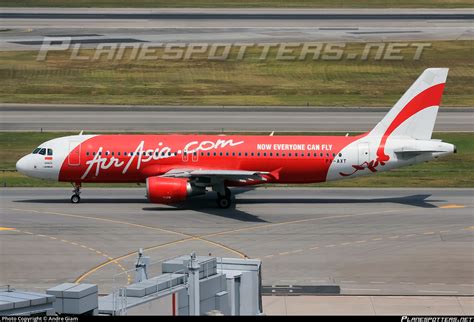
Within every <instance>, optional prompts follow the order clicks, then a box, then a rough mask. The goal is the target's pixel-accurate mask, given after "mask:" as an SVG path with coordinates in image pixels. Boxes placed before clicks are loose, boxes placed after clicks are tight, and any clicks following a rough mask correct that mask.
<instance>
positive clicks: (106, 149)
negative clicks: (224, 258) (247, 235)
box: [16, 68, 456, 208]
mask: <svg viewBox="0 0 474 322" xmlns="http://www.w3.org/2000/svg"><path fill="white" fill-rule="evenodd" d="M447 74H448V69H447V68H429V69H426V70H425V71H424V72H423V73H422V74H421V76H420V77H419V78H418V79H417V80H416V81H415V82H414V83H413V85H412V86H411V87H410V88H409V89H408V91H407V92H406V93H405V94H404V95H403V96H402V97H401V98H400V100H399V101H398V102H397V103H396V104H395V105H394V106H393V108H392V109H391V110H390V111H389V112H388V113H387V115H386V116H385V117H384V118H383V119H382V121H381V122H379V123H378V124H377V125H376V126H375V128H374V129H372V130H371V131H369V132H367V133H364V134H362V135H357V136H246V135H178V134H173V135H148V134H147V135H143V134H135V135H128V134H119V135H82V133H81V134H80V135H74V136H67V137H61V138H57V139H53V140H50V141H47V142H45V143H43V144H41V145H40V146H39V147H38V148H36V149H35V150H34V151H33V152H32V153H31V154H28V155H26V156H24V157H23V158H21V159H20V160H19V161H18V162H17V164H16V168H17V170H18V171H19V172H21V173H23V174H25V175H27V176H31V177H36V178H42V179H50V180H56V181H61V182H71V183H72V184H73V186H74V191H73V195H72V197H71V202H72V203H78V202H80V197H79V194H80V189H81V184H82V183H89V182H95V183H126V182H128V183H130V182H133V183H142V182H143V183H146V191H147V192H146V193H147V198H148V199H149V201H151V202H153V203H161V204H172V203H176V202H180V201H183V200H185V199H186V198H188V197H191V196H195V195H201V194H205V193H206V191H207V189H208V188H210V189H212V190H213V191H216V192H217V205H218V206H219V207H220V208H228V207H229V206H230V205H231V191H230V189H229V188H228V187H232V186H247V185H258V184H265V183H291V184H297V183H314V182H325V181H333V180H340V179H347V178H354V177H357V176H361V175H367V174H372V173H377V172H383V171H387V170H390V169H394V168H399V167H403V166H407V165H412V164H415V163H421V162H425V161H429V160H432V159H435V158H438V157H440V156H445V155H448V154H451V153H455V152H456V147H455V146H454V145H452V144H449V143H444V142H442V141H440V140H433V139H431V134H432V132H433V127H434V124H435V120H436V115H437V112H438V107H439V105H440V102H441V97H442V93H443V89H444V85H445V82H446V78H447Z"/></svg>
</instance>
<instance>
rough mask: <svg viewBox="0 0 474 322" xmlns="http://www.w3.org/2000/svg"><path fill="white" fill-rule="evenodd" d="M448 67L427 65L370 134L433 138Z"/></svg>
mask: <svg viewBox="0 0 474 322" xmlns="http://www.w3.org/2000/svg"><path fill="white" fill-rule="evenodd" d="M447 76H448V68H428V69H425V71H424V72H423V73H422V74H421V75H420V77H418V79H417V80H416V81H415V82H414V83H413V84H412V85H411V87H410V88H409V89H408V90H407V91H406V92H405V94H403V96H402V97H401V98H400V99H399V100H398V102H397V103H396V104H395V105H394V106H393V107H392V109H391V110H390V111H389V112H388V113H387V115H385V117H384V118H383V119H382V121H380V122H379V123H378V124H377V126H375V128H374V129H373V130H372V131H371V132H370V134H369V135H374V136H380V137H388V136H390V135H396V136H405V137H411V138H414V139H425V140H429V139H431V134H432V133H433V127H434V124H435V121H436V115H437V114H438V108H439V105H440V103H441V97H442V95H443V89H444V84H445V83H446V78H447Z"/></svg>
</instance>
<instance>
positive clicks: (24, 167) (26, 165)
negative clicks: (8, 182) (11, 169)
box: [16, 155, 37, 177]
mask: <svg viewBox="0 0 474 322" xmlns="http://www.w3.org/2000/svg"><path fill="white" fill-rule="evenodd" d="M16 170H17V171H18V172H20V173H22V174H24V175H26V176H29V177H36V172H37V171H35V170H36V165H35V162H34V159H33V158H32V155H26V156H24V157H23V158H21V159H20V160H18V162H17V163H16Z"/></svg>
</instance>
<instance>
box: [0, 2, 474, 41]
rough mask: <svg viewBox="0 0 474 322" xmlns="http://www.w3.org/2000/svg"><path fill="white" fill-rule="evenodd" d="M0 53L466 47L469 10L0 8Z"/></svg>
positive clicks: (472, 16) (470, 32) (469, 17)
mask: <svg viewBox="0 0 474 322" xmlns="http://www.w3.org/2000/svg"><path fill="white" fill-rule="evenodd" d="M0 18H1V19H2V21H1V23H0V28H1V29H2V32H1V34H2V38H1V39H0V50H35V49H38V48H40V46H41V44H42V41H43V38H44V37H46V36H48V37H50V36H54V37H59V36H67V37H72V39H73V41H74V42H75V43H81V44H82V45H83V47H84V48H86V47H94V46H97V44H99V43H190V42H191V43H229V42H230V43H242V42H244V43H268V42H311V41H313V42H314V41H317V42H330V41H342V42H380V41H384V42H387V41H419V40H422V41H425V42H428V41H435V40H463V39H465V40H470V39H472V35H473V32H474V28H473V26H472V20H473V19H474V15H473V14H472V12H470V11H469V9H443V10H436V9H416V10H415V9H390V11H387V10H385V9H341V10H337V9H329V10H328V9H133V8H127V9H113V8H106V9H97V8H88V9H84V8H78V9H61V8H0Z"/></svg>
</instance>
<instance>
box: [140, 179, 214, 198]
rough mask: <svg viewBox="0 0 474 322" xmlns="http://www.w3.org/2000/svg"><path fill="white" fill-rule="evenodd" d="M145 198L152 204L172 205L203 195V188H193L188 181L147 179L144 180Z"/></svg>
mask: <svg viewBox="0 0 474 322" xmlns="http://www.w3.org/2000/svg"><path fill="white" fill-rule="evenodd" d="M146 193H147V198H148V200H149V201H150V202H152V203H161V204H172V203H176V202H180V201H184V200H186V198H188V197H190V196H192V195H197V194H203V193H205V189H204V188H202V189H201V188H199V187H193V186H192V185H191V183H189V182H188V179H184V178H183V179H181V178H163V177H149V178H147V179H146Z"/></svg>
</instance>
